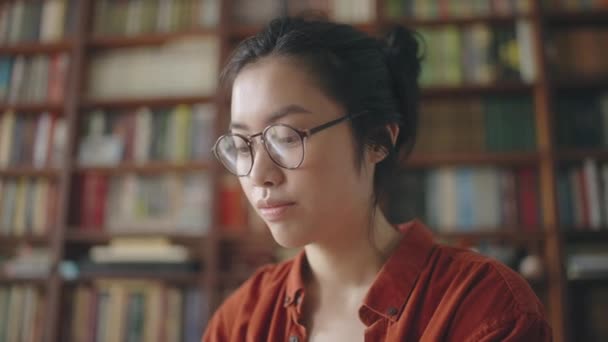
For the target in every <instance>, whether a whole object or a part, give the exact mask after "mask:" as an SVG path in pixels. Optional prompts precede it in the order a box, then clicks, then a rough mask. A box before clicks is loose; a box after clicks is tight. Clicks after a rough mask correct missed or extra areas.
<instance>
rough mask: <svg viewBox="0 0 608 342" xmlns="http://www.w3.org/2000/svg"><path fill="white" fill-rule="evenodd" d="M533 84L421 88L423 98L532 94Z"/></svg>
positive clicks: (506, 83) (510, 83) (515, 83)
mask: <svg viewBox="0 0 608 342" xmlns="http://www.w3.org/2000/svg"><path fill="white" fill-rule="evenodd" d="M532 88H533V85H531V84H524V83H521V82H504V83H495V84H489V85H468V84H462V85H457V86H429V87H423V88H421V95H422V97H423V98H436V97H457V96H481V95H507V94H508V95H513V94H529V95H532Z"/></svg>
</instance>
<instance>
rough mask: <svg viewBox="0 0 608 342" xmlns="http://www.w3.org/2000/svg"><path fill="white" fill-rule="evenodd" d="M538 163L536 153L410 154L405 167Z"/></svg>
mask: <svg viewBox="0 0 608 342" xmlns="http://www.w3.org/2000/svg"><path fill="white" fill-rule="evenodd" d="M538 161H539V156H538V154H537V153H536V152H508V153H507V152H505V153H499V152H496V153H492V152H487V153H441V154H439V153H438V154H430V153H429V154H418V155H416V154H412V156H411V157H410V158H409V159H408V160H407V161H405V163H404V166H405V167H439V166H453V165H475V166H481V165H493V166H521V165H535V164H537V163H538Z"/></svg>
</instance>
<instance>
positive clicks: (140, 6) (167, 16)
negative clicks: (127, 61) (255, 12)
mask: <svg viewBox="0 0 608 342" xmlns="http://www.w3.org/2000/svg"><path fill="white" fill-rule="evenodd" d="M93 13H94V18H93V22H94V25H93V30H94V33H95V34H96V35H122V36H133V35H138V34H142V33H155V32H177V31H187V30H194V29H196V28H200V27H203V28H215V27H217V25H218V22H219V17H220V0H126V1H115V0H98V1H95V9H94V12H93Z"/></svg>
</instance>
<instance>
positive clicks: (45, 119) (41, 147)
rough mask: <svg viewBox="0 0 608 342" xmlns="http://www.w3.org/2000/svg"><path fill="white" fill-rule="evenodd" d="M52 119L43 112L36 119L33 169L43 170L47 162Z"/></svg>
mask: <svg viewBox="0 0 608 342" xmlns="http://www.w3.org/2000/svg"><path fill="white" fill-rule="evenodd" d="M51 123H52V118H51V115H50V114H49V113H48V112H45V113H44V114H42V115H41V116H40V117H39V118H38V122H37V125H36V138H35V140H34V167H35V168H43V167H44V166H45V164H46V160H47V151H48V148H47V147H48V146H47V144H48V143H49V138H50V134H51Z"/></svg>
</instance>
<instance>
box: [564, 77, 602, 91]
mask: <svg viewBox="0 0 608 342" xmlns="http://www.w3.org/2000/svg"><path fill="white" fill-rule="evenodd" d="M553 83H554V84H555V88H556V89H557V90H561V91H565V90H568V91H572V90H592V89H603V88H608V75H605V76H603V77H602V76H597V77H587V78H581V77H571V78H560V79H556V80H555V81H553Z"/></svg>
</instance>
